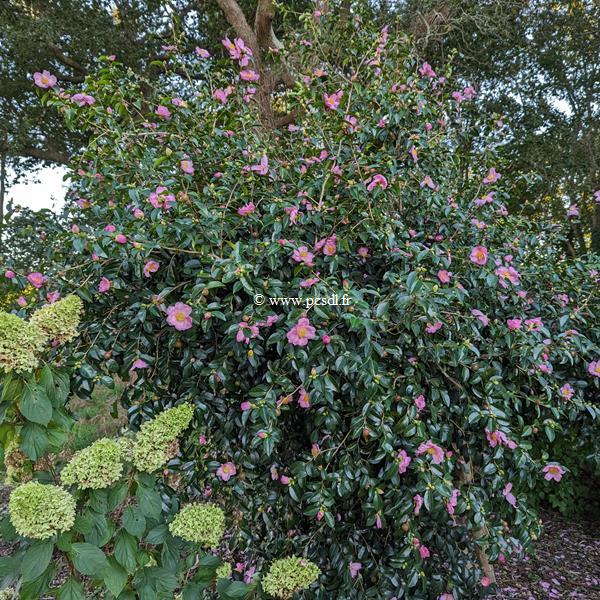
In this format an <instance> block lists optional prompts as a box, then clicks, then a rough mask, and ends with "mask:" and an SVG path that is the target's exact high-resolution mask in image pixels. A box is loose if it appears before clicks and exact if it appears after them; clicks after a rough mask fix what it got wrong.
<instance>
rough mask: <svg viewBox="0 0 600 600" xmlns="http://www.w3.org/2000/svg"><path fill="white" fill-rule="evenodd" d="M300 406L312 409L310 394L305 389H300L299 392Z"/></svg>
mask: <svg viewBox="0 0 600 600" xmlns="http://www.w3.org/2000/svg"><path fill="white" fill-rule="evenodd" d="M298 405H299V406H300V407H301V408H310V394H309V393H308V392H307V391H306V390H305V389H304V388H300V391H299V392H298Z"/></svg>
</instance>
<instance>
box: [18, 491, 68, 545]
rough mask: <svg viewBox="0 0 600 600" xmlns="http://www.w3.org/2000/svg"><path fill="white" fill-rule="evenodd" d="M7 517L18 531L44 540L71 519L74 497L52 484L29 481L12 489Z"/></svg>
mask: <svg viewBox="0 0 600 600" xmlns="http://www.w3.org/2000/svg"><path fill="white" fill-rule="evenodd" d="M8 512H9V514H10V521H11V523H12V524H13V526H14V528H15V529H16V530H17V532H18V533H19V535H22V536H24V537H29V538H35V539H38V540H45V539H48V538H50V537H52V536H53V535H55V534H56V533H58V532H59V531H68V530H69V529H71V527H73V524H74V523H75V499H74V498H73V496H71V494H69V492H67V491H66V490H63V489H62V488H60V487H58V486H55V485H43V484H41V483H39V482H37V481H30V482H28V483H25V484H23V485H20V486H19V487H18V488H16V489H15V490H13V492H12V494H11V495H10V500H9V502H8Z"/></svg>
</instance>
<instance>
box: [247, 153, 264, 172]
mask: <svg viewBox="0 0 600 600" xmlns="http://www.w3.org/2000/svg"><path fill="white" fill-rule="evenodd" d="M249 169H250V171H253V172H254V173H258V174H259V175H268V174H269V158H268V157H267V155H266V154H263V155H262V156H261V158H260V162H259V163H258V164H257V165H250V167H249Z"/></svg>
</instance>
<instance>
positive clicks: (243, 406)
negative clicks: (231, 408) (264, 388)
mask: <svg viewBox="0 0 600 600" xmlns="http://www.w3.org/2000/svg"><path fill="white" fill-rule="evenodd" d="M240 408H241V409H242V410H243V411H246V410H251V409H252V403H251V402H248V401H247V400H246V401H245V402H242V403H241V404H240Z"/></svg>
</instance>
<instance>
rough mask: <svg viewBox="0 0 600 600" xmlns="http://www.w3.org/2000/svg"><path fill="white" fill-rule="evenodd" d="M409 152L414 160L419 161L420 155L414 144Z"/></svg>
mask: <svg viewBox="0 0 600 600" xmlns="http://www.w3.org/2000/svg"><path fill="white" fill-rule="evenodd" d="M408 153H409V154H410V157H411V158H412V159H413V162H415V163H416V162H417V161H418V160H419V155H418V154H417V149H416V148H415V147H414V146H412V147H411V149H410V150H409V151H408Z"/></svg>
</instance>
